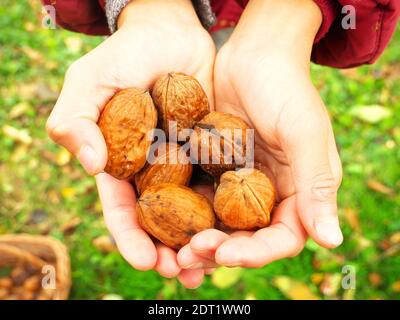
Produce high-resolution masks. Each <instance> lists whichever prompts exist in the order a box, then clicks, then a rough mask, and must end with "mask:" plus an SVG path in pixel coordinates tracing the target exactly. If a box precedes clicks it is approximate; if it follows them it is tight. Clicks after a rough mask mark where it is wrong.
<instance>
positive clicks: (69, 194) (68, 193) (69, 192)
mask: <svg viewBox="0 0 400 320" xmlns="http://www.w3.org/2000/svg"><path fill="white" fill-rule="evenodd" d="M61 195H62V196H63V197H64V198H66V199H71V198H74V197H75V195H76V190H75V189H74V188H63V189H62V190H61Z"/></svg>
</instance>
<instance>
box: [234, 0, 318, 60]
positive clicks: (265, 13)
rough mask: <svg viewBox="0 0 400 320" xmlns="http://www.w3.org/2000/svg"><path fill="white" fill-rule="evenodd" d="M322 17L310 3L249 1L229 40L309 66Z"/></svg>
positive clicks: (300, 0) (299, 0)
mask: <svg viewBox="0 0 400 320" xmlns="http://www.w3.org/2000/svg"><path fill="white" fill-rule="evenodd" d="M321 23H322V14H321V11H320V9H319V7H318V5H317V4H315V2H314V1H312V0H279V1H276V0H250V2H249V4H248V5H247V7H246V9H245V11H244V13H243V15H242V17H241V19H240V21H239V24H238V25H237V27H236V29H235V32H234V33H233V35H232V37H231V39H230V40H229V41H230V42H232V43H237V44H238V45H239V46H240V45H241V44H243V43H246V47H248V48H253V49H257V50H259V49H261V48H265V50H267V51H268V52H270V53H275V54H276V55H280V54H283V55H284V56H288V57H291V58H292V59H297V60H298V62H300V63H303V64H305V65H307V66H308V65H309V63H310V57H311V51H312V47H313V43H314V39H315V36H316V35H317V33H318V30H319V28H320V26H321Z"/></svg>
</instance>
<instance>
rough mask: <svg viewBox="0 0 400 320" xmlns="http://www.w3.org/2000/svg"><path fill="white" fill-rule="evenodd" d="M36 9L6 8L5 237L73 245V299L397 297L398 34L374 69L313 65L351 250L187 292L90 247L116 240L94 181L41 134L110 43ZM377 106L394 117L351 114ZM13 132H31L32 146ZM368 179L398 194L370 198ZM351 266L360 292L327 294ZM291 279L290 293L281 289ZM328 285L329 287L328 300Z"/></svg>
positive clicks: (1, 64) (31, 4)
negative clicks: (69, 80)
mask: <svg viewBox="0 0 400 320" xmlns="http://www.w3.org/2000/svg"><path fill="white" fill-rule="evenodd" d="M38 2H39V1H34V0H30V1H28V0H19V1H11V0H2V1H1V3H2V4H1V6H0V151H1V152H0V234H6V233H19V232H28V233H33V234H50V235H52V236H54V237H56V238H58V239H60V240H62V241H63V242H64V243H66V244H67V245H68V247H69V249H70V254H71V259H72V272H73V274H72V276H73V288H72V292H71V299H82V298H84V299H100V298H102V297H104V295H107V294H118V295H120V296H121V297H122V298H124V299H154V298H164V299H190V298H195V299H197V298H202V299H213V298H217V299H283V298H301V297H303V295H302V292H303V291H304V290H305V291H310V292H311V293H313V294H314V295H316V296H318V297H320V298H325V299H332V298H333V299H335V298H339V299H341V298H348V299H398V298H399V296H400V288H399V281H400V256H399V251H400V250H399V246H400V244H399V243H400V240H399V234H400V196H399V190H400V148H399V145H400V126H399V123H400V41H399V40H400V32H399V30H398V31H397V32H396V34H395V36H394V38H393V40H392V42H391V44H390V46H389V47H388V49H387V50H386V51H385V53H384V55H383V56H382V58H381V59H380V60H379V61H378V63H376V64H375V65H373V66H364V67H361V68H358V69H352V70H349V71H345V72H343V71H340V70H335V69H330V68H325V67H320V66H313V78H314V81H315V84H316V86H317V87H318V88H319V89H320V92H321V95H322V97H323V99H324V101H325V103H326V104H327V106H328V108H329V111H330V113H331V115H332V121H333V124H334V130H335V134H336V138H337V143H338V146H339V149H340V154H341V158H342V161H343V165H344V180H343V185H342V187H341V189H340V192H339V213H340V217H341V222H342V226H343V230H344V235H345V241H344V244H343V245H342V246H341V247H340V248H338V249H336V250H332V251H327V250H324V249H321V248H319V247H318V246H317V245H316V244H315V243H313V242H311V241H309V242H308V243H307V246H306V248H305V249H304V251H303V252H302V253H301V254H300V255H299V256H298V257H296V258H293V259H286V260H282V261H279V262H275V263H272V264H270V265H268V266H266V267H264V268H261V269H254V270H242V271H240V272H234V271H232V270H223V271H221V272H219V273H218V274H217V276H216V277H214V279H210V278H208V279H206V281H205V283H204V284H203V286H201V287H200V288H199V289H196V290H187V289H184V288H183V287H182V286H181V285H180V284H179V283H178V282H177V281H176V280H174V279H173V280H166V279H163V278H161V277H159V276H158V275H157V274H156V273H155V272H152V271H150V272H138V271H135V270H133V269H132V268H131V267H130V266H129V265H128V264H127V263H126V262H124V260H123V259H122V258H121V257H120V256H119V254H118V253H110V254H104V253H101V252H100V251H99V250H98V249H97V248H96V247H95V246H94V245H93V243H92V241H93V239H95V238H96V237H98V236H101V235H106V234H107V232H106V229H105V227H104V223H103V219H102V215H101V205H100V203H99V200H98V197H97V194H96V189H95V183H94V180H93V179H92V178H91V177H88V176H87V175H86V174H85V173H84V172H83V170H82V169H81V167H80V166H79V164H78V163H77V161H76V160H74V159H69V156H68V154H67V153H66V152H65V151H64V150H63V149H62V148H60V147H58V146H56V145H55V144H53V143H52V142H51V141H50V140H49V138H48V137H47V135H46V132H45V129H44V126H45V121H46V118H47V117H48V115H49V113H50V111H51V108H52V106H53V105H54V102H55V100H56V98H57V93H58V92H59V90H60V88H61V86H62V82H63V75H64V73H65V71H66V69H67V67H68V65H69V64H70V63H72V62H73V61H74V60H76V59H77V58H78V57H80V56H81V55H83V54H84V53H86V52H88V51H89V50H91V49H92V48H93V47H95V46H96V45H97V44H99V43H100V42H101V41H102V38H101V37H89V36H84V35H79V34H75V33H71V32H68V31H64V30H61V29H60V28H58V29H56V30H47V29H44V28H42V27H41V17H42V16H41V13H40V7H39V5H38ZM370 105H379V106H382V107H384V108H385V111H386V112H390V113H391V115H390V116H388V117H384V118H383V119H379V118H377V117H376V115H372V116H373V121H374V123H371V120H370V121H366V120H365V117H363V116H360V115H359V114H356V113H354V112H353V111H352V110H354V107H356V106H370ZM361 109H362V108H361ZM362 110H363V109H362ZM367 113H368V112H367ZM368 115H369V116H371V114H370V113H368ZM7 126H12V127H13V128H16V129H18V130H19V131H18V132H19V134H21V132H22V135H25V138H24V137H22V140H24V139H25V143H23V142H20V141H18V139H21V138H18V137H17V138H16V137H15V136H13V135H12V134H11V135H10V133H9V131H8V130H7ZM26 139H28V141H26ZM371 180H372V181H375V182H379V183H380V185H384V186H386V187H387V188H389V189H388V190H386V189H385V190H381V189H382V188H380V187H378V188H377V187H373V186H372V187H371ZM368 182H370V183H368ZM72 219H79V220H77V221H79V223H78V225H77V227H76V230H74V232H70V233H68V232H67V233H66V232H62V231H61V229H62V228H61V227H62V226H63V225H64V226H65V224H66V223H68V222H70V221H71V220H72ZM357 224H359V226H357ZM344 265H352V266H354V267H355V268H356V270H357V275H356V279H357V280H356V281H357V282H356V284H357V286H356V289H355V290H354V291H351V292H349V291H348V290H342V289H340V288H339V289H337V288H336V289H334V290H333V291H334V292H333V293H332V292H331V293H329V290H327V289H326V283H327V284H328V289H329V286H333V287H335V286H334V281H329V279H332V278H335V277H336V279H337V278H338V275H340V274H341V270H342V267H343V266H344ZM282 276H285V277H287V278H285V279H286V280H288V281H286V282H285V283H286V285H282V284H280V285H279V283H281V282H280V281H279V279H281V280H282ZM217 277H218V279H220V281H218V279H217ZM231 278H232V279H231ZM221 279H222V280H221ZM321 279H328V280H326V282H325V289H324V285H322V286H321V283H320V281H321ZM230 280H231V283H230ZM221 281H222V285H221ZM291 289H292V290H291ZM293 292H294V293H293Z"/></svg>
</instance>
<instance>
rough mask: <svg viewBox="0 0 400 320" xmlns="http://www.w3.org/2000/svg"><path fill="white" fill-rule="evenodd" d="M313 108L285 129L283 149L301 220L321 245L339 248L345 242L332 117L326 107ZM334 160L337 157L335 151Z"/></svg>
mask: <svg viewBox="0 0 400 320" xmlns="http://www.w3.org/2000/svg"><path fill="white" fill-rule="evenodd" d="M322 108H323V106H321V108H320V109H317V108H315V109H310V111H309V112H305V113H304V114H305V115H304V118H300V119H297V121H296V123H295V124H294V126H292V128H291V129H290V132H289V133H288V132H284V133H283V136H284V137H285V138H284V139H285V143H284V151H285V153H286V154H287V155H288V158H289V161H290V166H291V169H292V175H293V179H294V184H295V188H296V195H297V206H298V211H299V214H300V218H301V221H302V223H303V225H304V227H305V228H306V230H307V232H308V233H309V234H310V236H311V237H312V238H313V239H314V240H315V241H316V242H317V243H319V244H320V245H322V246H324V247H328V248H333V247H337V246H338V245H340V244H341V243H342V241H343V235H342V232H341V230H340V226H339V219H338V215H337V202H336V197H337V191H338V188H339V185H340V179H341V177H340V175H338V169H337V163H336V165H335V167H336V170H335V171H334V170H332V168H333V166H332V163H331V159H332V152H333V149H332V147H330V141H331V140H330V139H331V138H330V136H331V135H333V134H332V132H331V129H330V124H329V120H328V119H327V116H326V113H325V110H323V109H322ZM333 159H336V161H337V159H338V155H337V153H336V155H335V157H334V158H333Z"/></svg>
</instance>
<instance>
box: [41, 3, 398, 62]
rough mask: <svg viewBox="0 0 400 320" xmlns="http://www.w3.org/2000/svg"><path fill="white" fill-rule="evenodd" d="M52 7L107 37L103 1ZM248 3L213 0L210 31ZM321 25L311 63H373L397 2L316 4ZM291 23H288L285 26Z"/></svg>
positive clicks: (230, 22)
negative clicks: (346, 23) (350, 20)
mask: <svg viewBox="0 0 400 320" xmlns="http://www.w3.org/2000/svg"><path fill="white" fill-rule="evenodd" d="M43 2H44V3H45V4H52V3H53V4H54V3H55V7H56V13H57V18H56V19H57V23H58V24H59V25H60V26H62V27H64V28H66V29H69V30H72V31H77V32H82V33H86V34H92V35H107V34H109V30H108V27H107V20H106V17H105V14H104V5H105V0H57V1H55V0H43ZM247 2H248V0H212V1H211V3H212V6H213V10H214V12H215V13H216V15H217V18H218V20H217V25H216V26H214V27H213V28H212V29H211V30H210V31H216V30H218V29H221V28H225V27H230V26H234V25H235V24H236V22H237V21H238V19H239V17H240V14H241V12H242V11H243V8H244V7H245V6H246V4H247ZM315 2H316V3H317V4H318V5H319V7H320V9H321V11H322V14H323V23H322V26H321V28H320V30H319V32H318V35H317V38H316V40H315V44H314V49H313V54H312V60H313V61H314V62H316V63H318V64H322V65H328V66H332V67H338V68H347V67H354V66H358V65H361V64H367V63H368V64H370V63H374V62H375V61H376V60H377V59H378V57H379V56H380V55H381V54H382V52H383V50H384V49H385V47H386V46H387V44H388V43H389V40H390V38H391V36H392V35H393V32H394V30H395V29H396V24H397V21H398V19H399V16H400V0H315ZM345 5H352V6H353V7H354V8H355V12H356V29H348V30H345V29H343V28H342V25H341V24H342V19H343V18H344V17H345V15H346V13H345V14H343V13H341V10H342V7H343V6H345ZM288 23H290V22H288Z"/></svg>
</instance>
